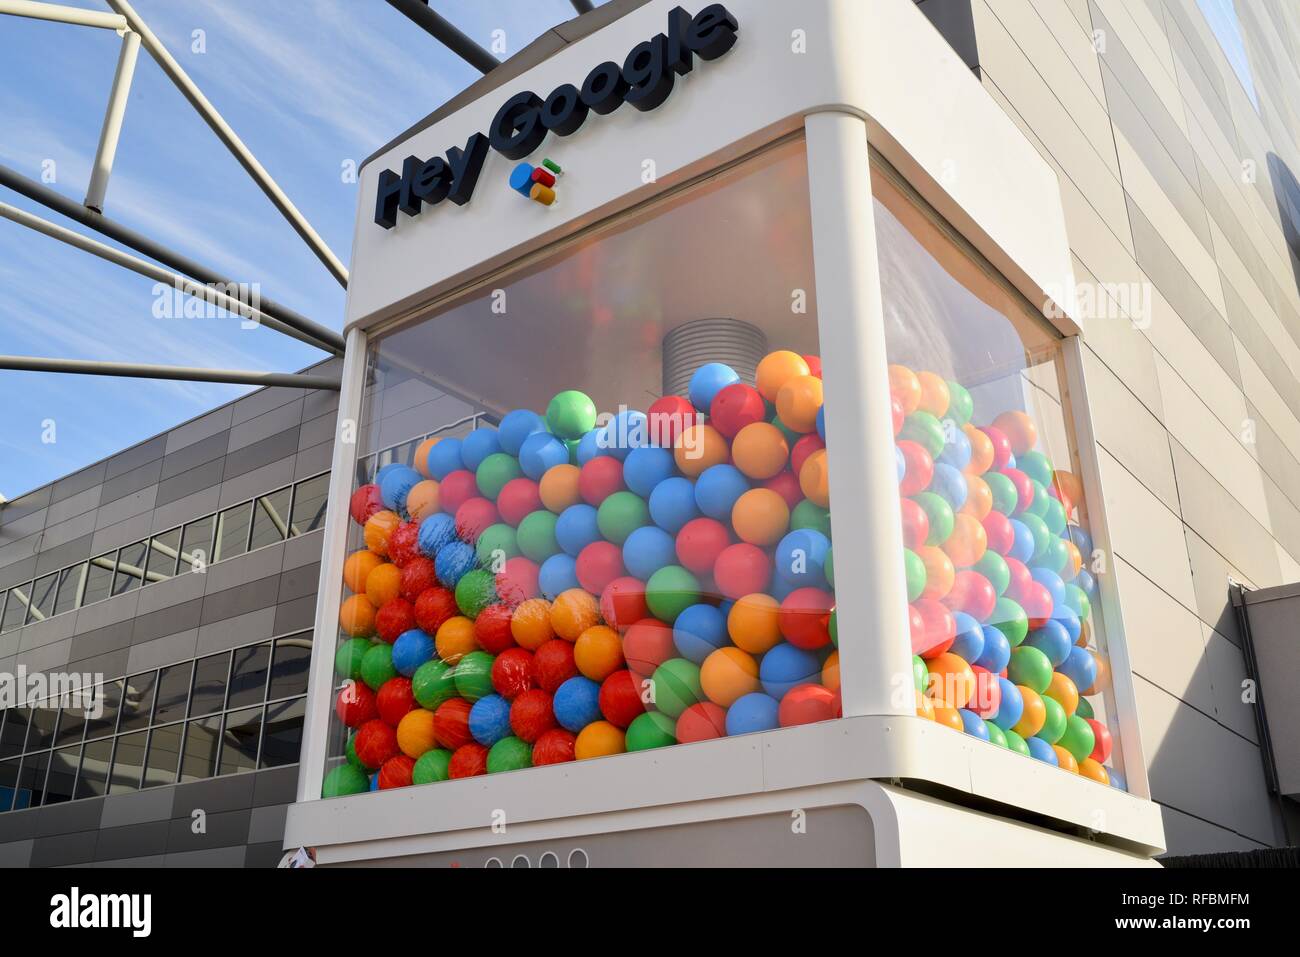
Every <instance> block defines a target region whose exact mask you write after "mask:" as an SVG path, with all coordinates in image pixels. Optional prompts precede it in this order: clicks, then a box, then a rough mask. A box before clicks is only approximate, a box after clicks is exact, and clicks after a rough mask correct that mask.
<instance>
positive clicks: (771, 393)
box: [754, 349, 812, 402]
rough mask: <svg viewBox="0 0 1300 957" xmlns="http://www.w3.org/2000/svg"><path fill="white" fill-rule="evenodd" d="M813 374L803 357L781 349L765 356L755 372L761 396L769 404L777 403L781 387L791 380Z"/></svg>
mask: <svg viewBox="0 0 1300 957" xmlns="http://www.w3.org/2000/svg"><path fill="white" fill-rule="evenodd" d="M811 374H812V370H811V369H809V367H808V362H807V360H806V359H804V357H803V356H801V355H799V353H797V352H791V351H789V350H788V349H779V350H777V351H776V352H769V353H768V354H767V355H765V356H763V358H762V359H761V360H760V361H759V363H758V368H757V369H755V370H754V380H755V383H756V384H757V386H758V391H759V394H760V395H762V396H763V398H765V399H767V401H768V402H775V401H776V397H777V394H778V393H779V392H780V391H781V386H783V385H785V384H786V383H787V382H789V381H790V380H791V379H796V378H798V377H799V376H802V375H811Z"/></svg>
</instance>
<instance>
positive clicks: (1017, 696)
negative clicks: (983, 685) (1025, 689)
mask: <svg viewBox="0 0 1300 957" xmlns="http://www.w3.org/2000/svg"><path fill="white" fill-rule="evenodd" d="M997 682H998V708H997V711H995V712H994V713H993V715H992V717H991V719H990V720H991V721H992V722H993V723H994V724H996V725H997V726H998V727H999V728H1001V729H1002V730H1003V731H1010V730H1011V729H1012V728H1014V727H1015V726H1016V725H1017V724H1019V723H1020V719H1021V717H1022V716H1023V715H1024V713H1025V696H1024V695H1023V694H1022V693H1021V690H1020V689H1019V688H1018V687H1016V686H1015V685H1014V684H1012V683H1011V682H1010V681H1008V680H1007V679H1006V678H1002V677H999V678H998V679H997ZM977 690H978V689H977ZM1035 730H1037V729H1035Z"/></svg>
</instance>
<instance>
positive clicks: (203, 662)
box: [189, 651, 230, 718]
mask: <svg viewBox="0 0 1300 957" xmlns="http://www.w3.org/2000/svg"><path fill="white" fill-rule="evenodd" d="M229 678H230V652H228V651H223V652H222V653H221V654H219V655H209V656H208V657H207V658H200V659H199V660H198V661H196V662H195V663H194V691H193V692H192V693H191V695H190V713H189V717H191V718H199V717H202V716H203V715H206V714H212V713H213V712H215V711H220V710H221V706H222V705H223V704H224V703H225V700H226V683H227V681H228V680H229Z"/></svg>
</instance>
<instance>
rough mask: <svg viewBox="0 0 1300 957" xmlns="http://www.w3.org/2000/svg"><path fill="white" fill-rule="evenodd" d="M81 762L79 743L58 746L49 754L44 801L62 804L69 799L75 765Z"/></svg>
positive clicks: (75, 770) (71, 792) (73, 783)
mask: <svg viewBox="0 0 1300 957" xmlns="http://www.w3.org/2000/svg"><path fill="white" fill-rule="evenodd" d="M80 763H81V745H79V744H76V745H73V746H72V747H70V748H58V749H57V750H55V751H54V752H53V753H52V754H51V756H50V776H49V778H48V779H47V780H46V782H45V803H46V804H62V803H63V802H64V801H71V800H72V795H73V786H74V785H75V784H76V781H77V765H78V764H80Z"/></svg>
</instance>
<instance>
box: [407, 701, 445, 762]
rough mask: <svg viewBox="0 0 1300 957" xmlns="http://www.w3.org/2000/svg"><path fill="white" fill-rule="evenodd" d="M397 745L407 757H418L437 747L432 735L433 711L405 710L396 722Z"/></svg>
mask: <svg viewBox="0 0 1300 957" xmlns="http://www.w3.org/2000/svg"><path fill="white" fill-rule="evenodd" d="M397 746H398V747H399V748H401V749H402V753H403V754H405V755H406V756H407V757H408V758H418V757H419V756H420V755H422V754H424V752H426V751H429V750H431V749H433V748H435V747H437V746H438V745H437V739H436V738H434V735H433V712H432V711H426V710H424V709H423V708H415V709H413V710H411V711H408V712H406V714H405V715H403V716H402V720H401V721H399V722H398V723H397Z"/></svg>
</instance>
